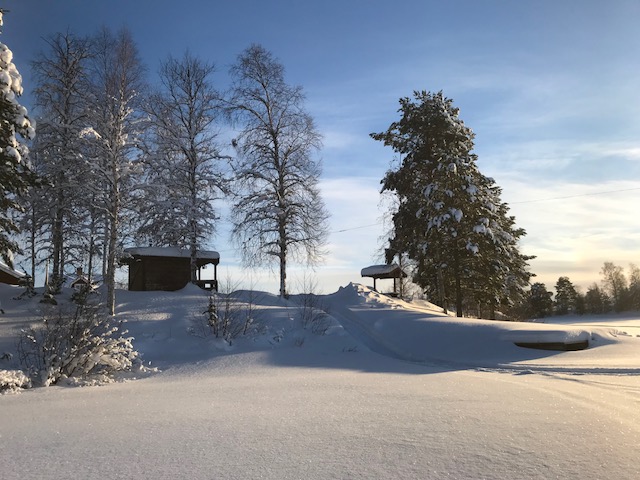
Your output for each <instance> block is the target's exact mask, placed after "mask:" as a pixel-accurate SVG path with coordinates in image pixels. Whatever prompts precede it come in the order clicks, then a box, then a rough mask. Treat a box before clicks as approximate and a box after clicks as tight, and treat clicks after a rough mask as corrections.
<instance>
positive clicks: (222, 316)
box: [189, 291, 261, 344]
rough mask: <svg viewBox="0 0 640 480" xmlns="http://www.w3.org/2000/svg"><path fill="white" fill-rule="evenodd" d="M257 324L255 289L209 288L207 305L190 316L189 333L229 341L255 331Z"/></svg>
mask: <svg viewBox="0 0 640 480" xmlns="http://www.w3.org/2000/svg"><path fill="white" fill-rule="evenodd" d="M260 327H261V322H260V321H259V312H258V309H257V308H256V293H255V292H253V291H239V292H233V293H219V292H212V293H211V295H210V296H209V301H208V304H207V308H206V309H205V310H204V311H203V312H202V315H201V316H197V317H196V318H194V319H193V321H192V325H191V327H190V328H189V333H191V334H192V335H195V336H198V337H208V336H214V337H215V338H222V339H223V340H225V341H226V342H227V343H229V344H231V343H232V341H233V340H234V339H235V338H237V337H240V336H244V335H248V334H250V333H252V332H255V331H258V330H260Z"/></svg>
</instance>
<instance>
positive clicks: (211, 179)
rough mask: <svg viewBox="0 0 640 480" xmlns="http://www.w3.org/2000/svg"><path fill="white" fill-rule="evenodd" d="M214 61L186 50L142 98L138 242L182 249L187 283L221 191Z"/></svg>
mask: <svg viewBox="0 0 640 480" xmlns="http://www.w3.org/2000/svg"><path fill="white" fill-rule="evenodd" d="M213 72H214V67H213V65H210V64H207V63H205V62H203V61H201V60H199V59H198V58H195V57H193V56H191V55H190V54H189V53H185V54H184V56H183V57H182V59H179V60H178V59H174V58H171V57H169V59H167V60H166V61H165V62H163V63H162V65H161V67H160V82H161V88H160V90H159V91H157V92H156V93H154V94H152V95H151V96H150V98H149V100H148V102H146V107H145V108H146V111H147V114H148V117H149V123H150V127H151V128H150V129H149V130H150V131H151V135H150V137H151V138H149V140H150V144H151V147H150V149H149V150H148V152H147V155H146V160H145V165H146V167H145V168H146V175H145V178H144V179H145V182H144V184H143V185H141V187H140V191H141V193H142V194H141V198H140V200H141V204H142V205H144V208H143V209H141V215H140V224H141V226H140V228H139V230H138V237H139V239H140V240H142V241H145V243H149V244H150V245H155V246H177V247H186V248H188V249H189V250H190V252H191V281H192V282H195V281H196V280H197V278H196V273H197V264H196V258H197V252H198V250H200V249H202V247H203V245H204V244H206V242H207V241H208V240H209V239H210V236H211V235H212V234H213V232H214V230H215V228H214V227H215V224H214V221H215V219H216V214H215V210H214V207H213V202H214V200H215V199H216V198H217V197H218V196H219V195H220V194H221V193H222V192H224V191H225V179H224V170H223V168H221V166H220V162H221V159H222V157H221V156H220V154H219V153H218V148H217V131H216V129H215V120H216V116H217V112H218V109H219V98H220V96H219V94H218V93H217V92H216V90H215V89H214V88H213V86H212V84H211V76H212V75H213Z"/></svg>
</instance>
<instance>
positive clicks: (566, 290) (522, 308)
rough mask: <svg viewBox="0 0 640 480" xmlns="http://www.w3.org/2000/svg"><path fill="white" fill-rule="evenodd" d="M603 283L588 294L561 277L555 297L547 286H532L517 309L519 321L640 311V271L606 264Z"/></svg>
mask: <svg viewBox="0 0 640 480" xmlns="http://www.w3.org/2000/svg"><path fill="white" fill-rule="evenodd" d="M600 273H601V277H602V278H601V282H600V283H599V284H598V283H597V282H594V283H592V284H591V285H590V286H589V287H588V288H587V291H586V292H585V293H582V292H580V291H579V289H577V288H576V287H575V286H574V285H573V283H572V282H571V280H570V279H569V277H560V278H558V281H557V282H556V284H555V296H554V294H553V292H550V291H549V290H548V289H547V287H546V285H545V284H544V283H540V282H536V283H533V284H532V285H531V290H530V291H529V294H528V295H527V296H526V298H525V299H524V301H523V303H522V304H520V305H516V306H515V307H514V310H513V312H511V313H512V315H513V316H514V317H516V318H526V319H531V318H543V317H548V316H551V315H568V314H577V315H587V314H600V313H610V312H617V313H619V312H627V311H638V310H640V268H639V267H638V266H636V265H635V264H633V263H631V264H629V267H628V269H627V273H626V274H625V271H624V268H623V267H621V266H619V265H615V264H614V263H612V262H605V263H604V265H603V266H602V269H601V270H600Z"/></svg>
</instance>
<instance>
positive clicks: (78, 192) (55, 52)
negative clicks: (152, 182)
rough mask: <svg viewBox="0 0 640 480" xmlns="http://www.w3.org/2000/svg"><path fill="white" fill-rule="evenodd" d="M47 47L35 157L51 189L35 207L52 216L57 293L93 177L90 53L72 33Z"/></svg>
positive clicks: (40, 68) (36, 67) (39, 76)
mask: <svg viewBox="0 0 640 480" xmlns="http://www.w3.org/2000/svg"><path fill="white" fill-rule="evenodd" d="M45 42H46V44H47V49H46V51H44V52H42V53H40V54H39V56H38V57H37V58H36V60H35V61H33V62H32V70H33V72H34V76H35V79H36V89H35V94H36V102H37V107H38V108H39V118H38V138H37V142H36V144H35V145H34V156H35V157H37V158H38V161H37V162H36V168H37V171H38V173H39V174H40V175H42V176H43V177H46V178H47V179H48V180H49V185H48V186H47V187H46V189H45V190H44V192H42V193H40V194H39V195H37V196H36V197H35V198H34V199H33V200H34V205H33V207H35V208H40V209H45V210H46V213H47V215H46V217H45V218H46V231H47V232H48V237H49V238H48V243H49V246H50V255H49V256H50V258H51V263H52V275H51V281H50V286H51V287H52V290H53V291H54V292H56V291H58V290H59V288H60V286H61V284H62V281H63V278H64V270H65V264H66V262H67V260H68V258H69V250H70V247H69V244H70V241H71V238H70V237H71V234H70V230H71V229H72V228H74V226H75V225H76V224H77V223H78V221H79V220H78V217H77V213H78V212H77V209H78V207H79V204H80V203H81V202H82V201H83V199H84V198H85V197H86V195H85V194H84V193H82V190H83V187H84V186H86V183H87V178H86V176H85V174H86V168H85V164H84V162H85V159H84V157H83V151H84V147H85V146H84V141H83V139H82V135H81V132H82V130H83V129H84V128H85V127H86V125H87V121H88V119H87V108H86V98H85V95H84V94H85V89H86V86H87V62H88V60H89V58H90V48H89V43H88V41H87V40H86V39H84V38H80V37H76V36H74V35H72V34H70V33H66V34H61V33H59V34H56V35H53V36H51V37H49V38H47V39H45ZM38 203H40V205H39V206H38V205H37V204H38Z"/></svg>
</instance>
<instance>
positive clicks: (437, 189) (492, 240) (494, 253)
mask: <svg viewBox="0 0 640 480" xmlns="http://www.w3.org/2000/svg"><path fill="white" fill-rule="evenodd" d="M399 111H400V114H401V119H400V120H399V121H396V122H393V123H392V124H391V126H390V127H389V129H388V130H387V131H386V132H382V133H375V134H372V135H371V136H372V137H373V138H374V139H375V140H379V141H382V142H384V144H385V145H388V146H391V147H392V148H393V149H394V151H396V152H397V153H399V154H400V156H401V160H400V163H399V165H398V167H397V169H392V170H389V171H388V172H387V174H386V175H385V177H384V179H383V180H382V190H383V191H390V192H394V193H395V194H396V195H397V197H398V202H397V210H396V211H395V212H394V214H393V224H394V233H393V236H392V238H391V239H390V241H391V245H390V246H391V249H392V250H393V251H396V252H407V253H408V254H409V256H410V257H411V258H412V259H413V260H414V261H415V262H416V265H417V270H416V275H415V279H414V280H415V281H416V282H417V283H418V284H419V285H421V286H422V287H423V288H425V289H427V290H429V291H431V293H432V295H433V297H435V298H437V299H438V300H439V301H440V302H441V303H442V305H443V306H444V307H445V308H446V306H447V305H448V304H450V303H454V304H455V305H456V311H457V314H458V315H459V316H461V315H462V312H463V308H464V305H465V304H466V305H467V306H469V305H476V306H478V305H482V306H484V307H483V308H486V309H488V310H489V313H493V312H494V310H495V308H496V306H497V305H498V304H499V303H500V302H502V301H505V300H506V299H507V298H509V297H510V296H513V295H517V294H518V292H521V290H522V288H523V287H524V286H525V285H527V284H528V279H529V274H528V273H527V272H526V267H527V264H526V261H527V260H528V258H529V257H525V256H523V255H521V254H520V252H519V250H518V245H517V242H518V239H519V238H520V237H522V236H523V235H524V233H525V232H524V230H522V229H518V228H516V227H515V221H514V218H513V217H510V216H509V215H508V210H509V209H508V206H507V205H506V204H505V203H504V202H502V201H501V200H500V193H501V191H500V188H499V187H498V186H497V185H496V184H495V181H494V180H493V179H492V178H489V177H486V176H484V175H483V174H482V173H481V172H480V171H479V169H478V167H477V163H476V161H477V158H476V155H475V154H474V153H473V146H474V145H473V139H474V133H473V132H472V130H471V129H470V128H469V127H467V126H466V125H465V124H464V122H463V121H462V120H461V119H460V118H459V116H458V113H459V112H458V109H457V108H455V107H454V106H453V102H452V100H451V99H448V98H446V97H445V96H444V95H443V94H442V92H438V93H435V94H434V93H430V92H424V91H423V92H414V98H408V97H405V98H402V99H400V110H399Z"/></svg>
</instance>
